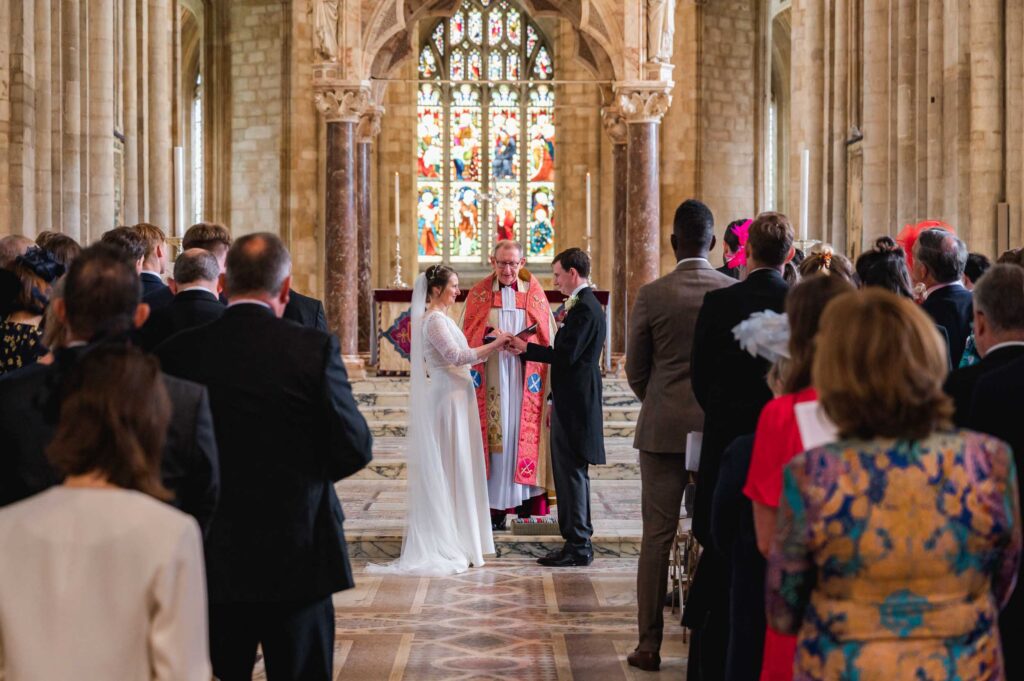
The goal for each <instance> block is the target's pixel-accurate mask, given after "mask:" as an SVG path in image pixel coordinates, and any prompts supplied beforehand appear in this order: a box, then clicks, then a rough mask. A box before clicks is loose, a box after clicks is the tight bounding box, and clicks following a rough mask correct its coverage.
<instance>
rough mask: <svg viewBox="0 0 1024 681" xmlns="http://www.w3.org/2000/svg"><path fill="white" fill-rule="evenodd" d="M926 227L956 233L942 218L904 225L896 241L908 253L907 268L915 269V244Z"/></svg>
mask: <svg viewBox="0 0 1024 681" xmlns="http://www.w3.org/2000/svg"><path fill="white" fill-rule="evenodd" d="M926 229H944V230H946V231H947V232H949V233H950V234H956V230H955V229H953V228H952V227H951V226H949V225H947V224H946V223H945V222H942V221H941V220H925V221H923V222H919V223H917V224H916V225H904V227H903V231H901V232H900V233H899V235H898V236H897V237H896V243H898V244H899V245H900V246H901V247H902V248H903V252H904V253H906V255H907V269H909V270H911V271H913V269H914V244H915V243H917V237H918V236H920V235H921V232H923V231H924V230H926Z"/></svg>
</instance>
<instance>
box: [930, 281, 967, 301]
mask: <svg viewBox="0 0 1024 681" xmlns="http://www.w3.org/2000/svg"><path fill="white" fill-rule="evenodd" d="M950 286H959V287H960V288H963V287H964V283H963V282H962V281H959V280H957V281H949V282H946V283H945V284H936V285H935V286H932V287H931V288H929V289H927V290H925V292H924V298H925V300H928V296H930V295H931V294H933V293H935V292H936V291H938V290H939V289H940V288H949V287H950Z"/></svg>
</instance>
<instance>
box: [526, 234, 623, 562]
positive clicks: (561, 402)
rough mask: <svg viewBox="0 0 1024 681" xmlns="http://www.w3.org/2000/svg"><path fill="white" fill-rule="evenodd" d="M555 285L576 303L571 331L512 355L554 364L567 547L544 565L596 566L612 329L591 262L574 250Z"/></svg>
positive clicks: (557, 271) (556, 446)
mask: <svg viewBox="0 0 1024 681" xmlns="http://www.w3.org/2000/svg"><path fill="white" fill-rule="evenodd" d="M551 269H552V271H553V272H554V275H555V286H556V287H557V288H558V290H559V291H561V292H562V295H566V296H569V300H567V301H566V303H565V308H566V310H567V313H566V316H565V324H564V325H563V327H562V329H561V330H560V331H559V332H558V334H557V335H556V336H555V346H554V347H553V348H549V347H546V346H544V345H537V344H535V343H526V342H524V341H522V340H520V339H519V338H517V337H513V338H512V340H511V341H510V343H511V345H510V347H511V350H512V351H513V352H515V353H516V354H521V355H522V356H523V357H524V358H525V359H526V361H528V362H543V363H545V364H550V365H551V393H552V394H551V398H552V400H553V402H554V406H553V408H552V409H551V412H550V413H551V468H552V473H553V474H554V478H555V493H556V494H557V496H558V527H559V529H560V530H561V532H562V538H563V539H564V540H565V545H564V546H563V547H562V548H561V549H560V550H558V551H552V552H551V553H549V554H548V555H546V556H544V557H543V558H541V559H539V560H538V561H537V562H538V563H540V564H541V565H548V566H553V567H569V566H575V565H590V563H591V562H593V560H594V549H593V546H591V543H590V537H591V536H592V535H593V534H594V526H593V525H592V524H591V522H590V475H589V473H588V466H589V465H590V464H603V463H604V462H605V459H604V423H603V419H602V412H601V404H602V402H601V350H602V347H603V345H604V341H605V335H606V333H607V326H606V324H605V318H604V314H603V313H602V312H601V305H600V303H598V302H597V298H596V297H595V296H594V294H593V292H592V291H591V290H590V282H589V281H588V277H589V276H590V256H588V255H587V254H586V252H584V251H582V250H580V249H579V248H570V249H569V250H567V251H563V252H561V253H559V254H558V255H557V256H555V260H554V262H553V263H552V268H551Z"/></svg>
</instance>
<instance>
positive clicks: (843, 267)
mask: <svg viewBox="0 0 1024 681" xmlns="http://www.w3.org/2000/svg"><path fill="white" fill-rule="evenodd" d="M799 269H800V277H801V278H806V277H809V276H811V275H813V274H819V273H820V274H827V275H834V276H838V277H841V278H843V279H845V280H846V281H850V282H852V281H853V265H852V264H850V259H849V258H847V257H846V256H845V255H843V254H842V253H836V252H835V251H834V250H833V249H832V247H831V246H829V245H828V244H823V245H821V246H818V247H816V249H815V250H813V251H811V253H810V255H808V256H807V257H806V258H804V260H803V262H801V263H800V267H799Z"/></svg>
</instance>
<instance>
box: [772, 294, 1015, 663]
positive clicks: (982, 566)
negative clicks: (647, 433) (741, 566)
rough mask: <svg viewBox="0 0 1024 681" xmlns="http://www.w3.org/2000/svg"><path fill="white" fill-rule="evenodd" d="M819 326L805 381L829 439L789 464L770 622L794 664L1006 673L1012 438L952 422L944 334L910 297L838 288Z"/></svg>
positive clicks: (1010, 578)
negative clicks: (831, 434)
mask: <svg viewBox="0 0 1024 681" xmlns="http://www.w3.org/2000/svg"><path fill="white" fill-rule="evenodd" d="M820 328H821V331H820V333H819V335H818V339H817V349H816V352H815V357H814V364H813V370H812V375H813V383H814V386H815V388H816V389H817V390H818V395H819V399H820V401H821V404H822V406H823V408H824V410H825V413H826V414H827V415H828V417H829V418H830V419H831V420H832V422H833V423H835V425H836V427H837V429H838V432H839V438H840V439H839V440H838V441H837V442H835V443H833V444H829V445H825V446H823V447H819V448H815V449H812V450H810V451H808V452H805V453H803V454H800V455H798V456H796V457H795V458H794V459H793V460H792V461H791V462H790V463H789V464H788V465H787V467H786V470H785V473H784V481H783V493H782V496H781V498H780V504H779V517H778V521H777V528H778V530H777V534H776V537H775V541H774V542H773V545H772V551H771V558H770V561H769V566H768V581H767V585H768V594H767V614H768V621H769V624H770V625H771V626H772V627H773V628H775V629H777V630H779V631H781V632H785V633H790V634H798V638H797V650H796V657H795V662H794V667H793V669H794V676H795V677H796V678H799V679H831V678H837V677H839V676H845V677H850V678H854V677H860V678H871V679H875V678H879V679H880V678H894V679H896V678H898V679H911V678H963V679H1002V678H1006V677H1004V675H1003V670H1002V655H1001V653H1000V646H999V638H998V635H999V630H998V627H997V624H996V622H997V617H998V614H999V609H1000V608H1001V607H1003V606H1004V605H1005V604H1006V602H1007V600H1008V599H1009V597H1010V593H1011V591H1012V590H1013V584H1014V579H1015V577H1016V575H1017V570H1018V566H1019V564H1020V554H1021V528H1020V522H1021V520H1020V508H1019V506H1018V489H1017V478H1016V474H1015V472H1014V469H1013V460H1012V458H1011V453H1010V450H1009V448H1008V447H1007V446H1006V444H1004V443H1003V442H1001V441H999V440H996V439H994V438H991V437H989V436H987V435H981V434H978V433H973V432H970V431H957V430H951V429H950V416H951V415H952V413H953V405H952V403H951V400H950V399H949V398H948V397H947V396H946V395H945V394H943V392H942V381H943V379H944V377H945V374H946V357H945V355H946V349H945V347H943V344H942V340H941V339H940V338H939V336H938V334H937V333H936V332H935V328H934V326H933V325H932V323H931V320H929V319H928V316H927V315H926V314H925V313H924V312H923V311H922V310H921V309H920V308H919V307H918V306H916V305H915V304H914V303H913V302H911V301H909V300H906V299H902V298H899V297H896V296H894V295H892V294H890V293H888V292H885V291H875V290H870V291H864V292H860V293H850V294H846V295H843V296H841V297H840V298H838V299H836V300H834V301H832V303H830V304H829V306H828V308H827V309H826V310H825V313H824V315H823V316H822V318H821V322H820ZM882 366H884V367H885V371H878V368H879V367H882ZM798 632H799V633H798Z"/></svg>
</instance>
